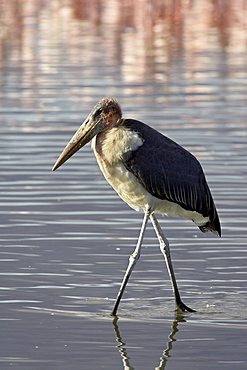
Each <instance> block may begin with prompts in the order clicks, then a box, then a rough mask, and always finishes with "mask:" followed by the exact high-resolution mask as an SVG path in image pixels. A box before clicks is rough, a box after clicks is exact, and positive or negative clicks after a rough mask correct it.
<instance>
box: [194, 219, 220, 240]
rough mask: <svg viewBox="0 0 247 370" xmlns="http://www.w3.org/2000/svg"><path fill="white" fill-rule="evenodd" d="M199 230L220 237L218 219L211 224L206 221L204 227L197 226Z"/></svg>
mask: <svg viewBox="0 0 247 370" xmlns="http://www.w3.org/2000/svg"><path fill="white" fill-rule="evenodd" d="M199 229H200V230H201V231H202V232H203V233H206V232H208V231H211V232H212V233H213V234H215V235H217V236H221V227H220V221H219V219H218V217H217V218H216V219H215V220H214V221H213V222H211V221H208V222H207V223H206V224H205V225H203V226H199Z"/></svg>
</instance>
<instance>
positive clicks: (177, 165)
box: [123, 119, 217, 217]
mask: <svg viewBox="0 0 247 370" xmlns="http://www.w3.org/2000/svg"><path fill="white" fill-rule="evenodd" d="M124 126H126V128H128V129H130V130H132V131H136V132H137V133H138V135H139V136H140V137H141V138H142V140H143V145H142V146H140V147H138V148H137V149H136V150H134V151H128V152H127V153H125V154H124V155H123V163H124V165H125V167H126V168H127V169H128V171H130V172H131V173H133V174H134V175H135V176H136V178H137V180H138V181H139V182H140V183H141V184H142V186H143V187H144V188H145V189H146V190H147V191H148V192H149V193H150V194H152V195H153V196H155V197H157V198H159V199H166V200H169V201H171V202H175V203H177V204H179V205H180V206H181V207H182V208H184V209H185V210H189V211H196V212H198V213H201V214H202V215H203V216H204V217H207V216H209V215H212V216H213V217H215V213H216V214H217V212H216V209H215V206H214V202H213V199H212V196H211V193H210V190H209V188H208V185H207V182H206V179H205V176H204V173H203V170H202V167H201V165H200V163H199V162H198V160H197V159H196V158H195V157H194V156H193V155H192V154H191V153H190V152H188V151H187V150H186V149H184V148H183V147H181V146H180V145H179V144H177V143H175V142H174V141H172V140H171V139H169V138H167V137H166V136H164V135H162V134H161V133H159V132H158V131H156V130H154V129H152V128H151V127H149V126H147V125H145V124H144V123H142V122H139V121H136V120H131V119H128V120H125V122H124Z"/></svg>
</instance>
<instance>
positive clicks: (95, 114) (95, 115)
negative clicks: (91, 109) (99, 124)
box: [94, 108, 103, 117]
mask: <svg viewBox="0 0 247 370" xmlns="http://www.w3.org/2000/svg"><path fill="white" fill-rule="evenodd" d="M102 112H103V109H102V108H99V109H97V110H96V112H95V113H94V117H97V116H99V115H100V114H101V113H102Z"/></svg>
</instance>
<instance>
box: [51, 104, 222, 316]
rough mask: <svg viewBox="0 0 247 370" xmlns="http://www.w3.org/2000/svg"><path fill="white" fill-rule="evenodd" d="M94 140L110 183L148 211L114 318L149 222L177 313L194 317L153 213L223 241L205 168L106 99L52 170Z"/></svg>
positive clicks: (132, 204) (134, 205) (136, 207)
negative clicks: (186, 223) (189, 223)
mask: <svg viewBox="0 0 247 370" xmlns="http://www.w3.org/2000/svg"><path fill="white" fill-rule="evenodd" d="M91 139H93V141H92V148H93V150H94V154H95V156H96V159H97V162H98V164H99V167H100V169H101V171H102V172H103V175H104V177H105V178H106V180H107V181H108V182H109V184H110V185H111V186H112V187H113V189H114V190H115V191H116V192H117V193H118V195H119V196H120V197H121V198H122V199H123V200H124V201H125V202H126V203H127V204H128V205H129V206H130V207H131V208H133V209H134V210H136V211H139V210H142V211H143V212H144V218H143V223H142V227H141V231H140V235H139V238H138V241H137V245H136V248H135V250H134V252H133V253H132V254H131V255H130V257H129V264H128V267H127V270H126V273H125V275H124V278H123V281H122V284H121V287H120V289H119V293H118V295H117V298H116V301H115V304H114V307H113V310H112V313H111V314H112V316H116V313H117V309H118V305H119V303H120V300H121V297H122V295H123V292H124V289H125V286H126V284H127V282H128V279H129V277H130V274H131V272H132V270H133V268H134V266H135V264H136V262H137V260H138V259H139V257H140V251H141V244H142V239H143V235H144V231H145V228H146V225H147V221H148V219H149V217H150V219H151V222H152V224H153V227H154V230H155V232H156V234H157V237H158V240H159V243H160V250H161V252H162V253H163V255H164V258H165V261H166V264H167V268H168V272H169V275H170V278H171V283H172V288H173V292H174V296H175V303H176V309H177V310H178V311H188V312H194V310H192V309H191V308H189V307H188V306H186V305H185V304H184V303H183V302H182V300H181V298H180V294H179V290H178V286H177V283H176V279H175V275H174V271H173V267H172V261H171V257H170V250H169V243H168V240H167V239H166V238H165V236H164V234H163V232H162V230H161V227H160V225H159V223H158V221H157V218H156V216H155V214H154V212H155V211H157V212H159V213H162V214H166V215H172V216H179V217H183V218H185V219H189V220H192V221H193V222H194V223H195V224H196V225H197V226H198V227H199V229H200V230H201V231H202V232H206V231H211V232H212V233H214V234H216V235H218V236H221V228H220V221H219V217H218V214H217V211H216V208H215V205H214V201H213V198H212V195H211V193H210V190H209V187H208V184H207V182H206V179H205V176H204V173H203V170H202V167H201V165H200V163H199V162H198V160H197V159H196V158H195V157H194V156H193V155H192V154H191V153H190V152H188V151H187V150H185V149H184V148H182V147H181V146H180V145H179V144H177V143H176V142H174V141H172V140H171V139H169V138H168V137H166V136H164V135H162V134H161V133H159V132H158V131H156V130H154V129H153V128H151V127H149V126H148V125H146V124H145V123H142V122H140V121H137V120H134V119H124V118H122V111H121V107H120V105H119V103H118V101H117V100H116V99H114V98H105V99H102V100H100V101H99V102H98V103H97V104H96V105H95V107H94V108H93V110H92V112H91V113H90V114H89V116H88V117H87V118H86V120H85V121H84V122H83V124H82V125H81V126H80V127H79V129H78V130H77V132H76V133H75V134H74V136H73V137H72V139H71V140H70V142H69V143H68V144H67V146H66V147H65V149H64V150H63V152H62V154H61V155H60V157H59V158H58V160H57V162H56V163H55V165H54V167H53V171H54V170H56V169H57V168H58V167H59V166H61V165H62V164H63V163H64V162H65V161H67V160H68V159H69V158H70V157H71V156H72V155H73V154H74V153H76V152H77V151H78V150H79V149H81V148H82V147H83V146H84V145H85V144H86V143H88V142H89V141H90V140H91Z"/></svg>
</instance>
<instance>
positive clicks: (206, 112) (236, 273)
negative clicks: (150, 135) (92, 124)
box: [0, 0, 247, 370]
mask: <svg viewBox="0 0 247 370" xmlns="http://www.w3.org/2000/svg"><path fill="white" fill-rule="evenodd" d="M2 3H3V5H2V12H1V20H2V23H1V24H2V26H1V58H0V83H1V90H0V156H1V165H0V169H1V172H0V180H1V181H0V192H1V198H0V231H1V234H0V243H1V247H0V277H1V283H0V290H1V297H0V304H1V315H0V319H1V323H0V325H1V333H2V335H1V350H0V361H1V363H2V367H3V368H8V367H10V366H16V367H17V368H18V369H33V368H35V369H44V368H47V369H48V368H49V369H60V370H61V369H68V368H70V369H87V370H90V369H100V368H102V369H103V368H105V369H108V370H109V369H114V370H118V369H142V370H145V369H147V370H149V369H165V368H166V369H173V370H176V369H181V367H183V368H185V369H195V368H199V369H200V370H204V369H205V370H206V369H208V368H209V367H211V368H213V369H215V370H218V369H224V370H228V369H229V370H232V369H246V366H247V355H246V344H247V343H246V328H247V325H246V317H247V309H246V293H247V288H246V286H247V285H246V283H247V270H246V265H247V263H246V262H247V259H246V253H247V249H246V243H247V232H246V230H247V222H246V208H247V200H246V199H247V197H246V195H247V190H246V189H247V186H246V185H247V179H246V149H247V140H246V139H247V123H246V115H247V108H246V106H247V104H246V103H247V69H246V65H247V64H246V62H247V60H246V55H247V53H246V45H247V40H246V35H247V32H246V22H245V19H246V15H247V14H246V7H245V3H244V1H241V0H238V1H234V2H233V1H230V0H229V1H225V2H222V3H218V2H214V1H212V2H208V1H206V0H205V1H194V2H192V3H191V2H186V1H181V2H175V1H174V2H170V3H169V4H170V5H167V6H166V7H162V6H161V5H159V4H158V2H157V3H156V2H155V1H153V2H152V5H153V6H152V7H149V6H148V4H149V2H143V3H142V6H141V7H139V2H135V3H133V4H132V2H128V3H127V2H126V3H125V2H123V1H121V2H113V1H110V0H109V1H102V2H99V3H97V2H96V3H93V4H91V5H89V4H87V2H84V1H69V0H67V1H64V2H63V3H61V4H60V3H59V2H56V1H46V0H43V1H41V0H40V1H32V0H26V1H22V2H8V1H6V2H4V1H3V2H2ZM13 4H15V6H14V5H13ZM223 6H224V7H223ZM222 7H223V8H222ZM17 10H18V11H17ZM107 95H111V96H115V97H117V98H118V99H119V101H120V103H121V105H122V109H123V112H124V116H125V117H131V118H135V119H139V120H141V121H144V122H145V123H148V124H150V125H151V126H153V127H154V128H156V129H158V130H159V131H161V132H162V133H164V134H165V135H167V136H169V137H171V138H172V139H174V140H175V141H177V142H179V143H180V144H182V145H183V146H185V147H186V148H187V149H189V150H190V151H191V152H192V153H193V154H194V155H196V157H197V158H198V159H199V160H200V161H201V163H202V166H203V168H204V170H205V173H206V176H207V179H208V183H209V185H210V188H211V190H212V194H213V196H214V199H215V203H216V206H217V209H218V212H219V216H220V219H221V223H222V238H221V239H219V238H217V237H215V236H214V235H212V234H202V233H201V232H200V230H199V229H197V228H196V227H195V225H193V224H192V223H191V222H188V221H185V220H180V219H174V218H166V217H160V220H161V224H162V227H163V230H164V232H165V234H166V236H167V237H168V239H169V241H170V245H171V252H172V259H173V263H174V268H175V273H176V276H177V280H178V284H179V287H180V291H181V295H182V297H183V300H184V301H185V303H186V304H188V305H189V306H191V307H192V308H194V309H196V310H197V313H195V314H187V315H182V316H178V317H175V316H174V312H173V310H174V301H173V296H172V291H171V285H170V281H169V277H168V274H167V271H166V267H165V263H164V261H163V259H162V256H161V254H160V251H159V247H158V243H157V240H156V238H155V234H154V232H153V230H152V228H151V225H149V226H148V228H147V231H146V234H145V239H144V245H143V248H142V256H141V259H140V260H139V262H138V264H137V266H136V267H135V270H134V272H133V275H132V277H131V279H130V281H129V284H128V286H127V289H126V292H125V294H124V297H123V299H122V301H121V304H120V307H119V320H118V321H117V322H116V321H114V322H112V318H111V317H110V316H109V313H110V311H111V309H112V306H113V302H114V299H115V296H116V294H117V291H118V289H119V285H120V283H121V279H122V277H123V274H124V270H125V268H126V266H127V262H128V256H129V254H130V253H132V251H133V249H134V245H135V242H136V238H137V236H138V232H139V229H140V225H141V218H142V215H141V214H138V213H136V212H134V211H133V210H131V209H130V208H129V207H128V206H127V205H126V204H124V203H123V202H122V201H121V200H120V199H119V198H118V196H117V194H115V192H114V191H113V190H112V189H111V188H110V186H109V185H108V184H107V183H106V182H105V180H104V179H103V176H102V175H101V173H100V171H99V169H98V167H97V164H96V161H95V159H94V157H93V153H92V151H91V148H90V145H87V146H86V147H85V148H83V149H82V150H81V151H80V152H79V153H77V154H76V155H75V156H74V157H73V158H71V159H70V160H69V161H68V163H66V164H65V165H64V166H63V167H62V168H61V169H59V170H58V171H56V172H55V173H52V172H51V168H52V166H53V164H54V162H55V161H56V159H57V157H58V156H59V154H60V152H61V150H62V149H63V147H64V146H65V145H66V143H67V142H68V140H69V138H70V137H71V136H72V134H73V132H74V131H75V130H76V129H77V127H78V126H79V125H80V123H81V122H82V121H83V120H84V118H85V117H86V116H87V115H88V113H89V111H90V110H91V109H92V107H93V105H94V104H95V103H96V102H97V101H98V100H99V99H100V98H102V97H104V96H107Z"/></svg>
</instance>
